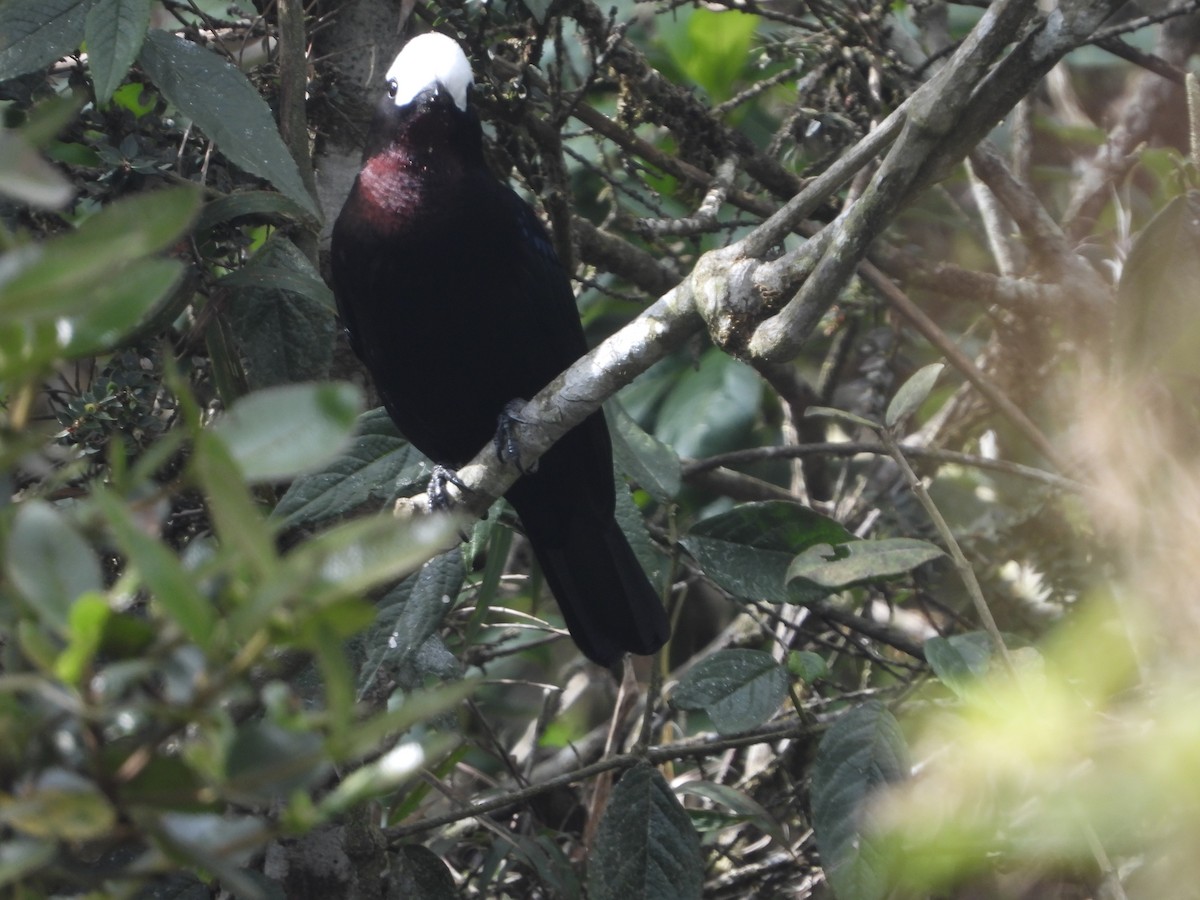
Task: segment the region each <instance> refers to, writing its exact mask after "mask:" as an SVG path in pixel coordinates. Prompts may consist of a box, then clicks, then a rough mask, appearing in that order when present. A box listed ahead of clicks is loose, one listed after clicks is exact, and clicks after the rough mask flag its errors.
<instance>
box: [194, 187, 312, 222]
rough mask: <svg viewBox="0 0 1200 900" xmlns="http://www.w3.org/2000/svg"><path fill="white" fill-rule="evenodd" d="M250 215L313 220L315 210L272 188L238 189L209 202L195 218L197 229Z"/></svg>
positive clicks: (283, 219)
mask: <svg viewBox="0 0 1200 900" xmlns="http://www.w3.org/2000/svg"><path fill="white" fill-rule="evenodd" d="M246 216H250V217H253V218H256V219H259V218H269V219H278V220H280V221H281V222H287V221H288V220H296V221H306V220H307V221H311V220H312V213H311V212H310V211H309V210H307V209H305V208H304V207H302V206H300V205H299V204H297V203H296V202H295V201H293V200H290V199H288V198H287V197H285V196H284V195H283V194H276V193H274V192H273V191H238V192H237V193H234V194H226V195H225V196H224V197H218V198H217V199H216V200H212V201H209V202H208V203H206V204H205V205H204V209H202V210H201V211H200V215H199V217H197V219H196V231H197V232H205V231H208V230H209V229H210V228H213V227H214V226H216V225H220V224H223V223H225V222H232V221H235V220H237V219H240V218H243V217H246Z"/></svg>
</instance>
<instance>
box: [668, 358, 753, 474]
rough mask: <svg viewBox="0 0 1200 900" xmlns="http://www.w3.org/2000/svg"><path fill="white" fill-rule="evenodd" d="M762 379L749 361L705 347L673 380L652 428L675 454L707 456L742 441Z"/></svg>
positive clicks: (748, 430) (750, 423)
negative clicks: (695, 362) (688, 369)
mask: <svg viewBox="0 0 1200 900" xmlns="http://www.w3.org/2000/svg"><path fill="white" fill-rule="evenodd" d="M761 400H762V380H761V379H760V378H759V377H758V375H757V374H756V373H755V372H754V370H753V369H751V368H750V367H749V366H748V365H746V364H745V363H743V362H739V361H738V360H736V359H734V358H733V357H732V356H729V355H728V354H727V353H722V352H721V351H720V350H716V349H713V350H709V351H708V352H707V353H705V354H704V356H703V357H702V358H701V360H700V366H699V368H697V369H696V370H695V371H693V372H687V373H686V374H684V375H683V376H682V377H680V378H679V380H678V381H677V382H676V383H675V384H674V385H673V386H672V388H671V390H670V393H668V394H667V396H666V397H665V398H664V399H663V402H662V406H661V407H660V408H659V410H658V418H657V423H656V425H655V429H654V432H655V434H656V435H657V436H658V438H659V440H661V441H663V442H665V443H666V444H667V445H668V446H670V447H672V448H674V450H675V452H676V453H677V454H679V455H680V456H692V457H702V456H711V455H712V454H714V453H721V452H724V451H727V450H732V449H734V448H735V447H736V446H738V445H739V444H742V443H744V441H745V439H746V436H747V435H748V434H749V432H750V429H751V428H752V426H753V425H754V422H755V420H756V418H757V416H758V407H759V403H760V402H761Z"/></svg>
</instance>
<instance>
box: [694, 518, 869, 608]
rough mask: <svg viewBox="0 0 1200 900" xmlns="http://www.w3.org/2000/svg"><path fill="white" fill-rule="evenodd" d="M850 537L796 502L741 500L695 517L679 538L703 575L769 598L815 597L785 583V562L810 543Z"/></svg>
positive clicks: (823, 592)
mask: <svg viewBox="0 0 1200 900" xmlns="http://www.w3.org/2000/svg"><path fill="white" fill-rule="evenodd" d="M853 539H854V536H853V535H852V534H850V532H848V531H847V530H846V529H845V528H843V527H842V526H841V525H839V524H838V523H837V522H835V521H833V520H832V519H829V518H826V517H825V516H823V515H821V514H820V513H817V512H813V510H811V509H808V508H807V507H804V506H800V505H799V504H797V503H788V502H786V501H780V500H772V501H768V502H765V503H745V504H743V505H741V506H738V507H736V508H735V509H732V510H730V511H729V512H726V513H721V514H720V515H716V516H713V517H711V518H708V519H705V520H704V521H702V522H698V523H697V524H696V525H695V526H693V528H692V530H691V533H690V534H689V535H687V536H686V537H685V538H683V539H682V541H681V543H682V544H683V546H684V548H685V549H686V550H687V551H688V553H690V554H691V555H692V556H693V557H695V559H696V561H697V562H699V563H700V564H701V566H702V567H703V568H704V571H705V574H707V575H708V576H709V577H710V578H712V579H713V580H714V581H716V582H717V584H719V585H720V586H721V587H723V588H724V589H725V590H727V591H729V592H730V593H731V594H734V595H735V596H738V597H748V598H754V599H763V600H768V601H771V602H773V603H799V602H809V601H811V600H813V599H820V597H823V596H825V595H826V594H828V593H829V591H827V590H824V589H822V590H821V591H820V592H819V593H817V594H815V595H814V596H810V595H809V594H807V593H806V592H805V591H804V589H803V587H802V586H799V585H793V586H789V585H788V584H787V582H786V578H785V576H786V575H787V570H788V566H789V565H790V564H791V562H792V559H793V558H794V557H795V555H796V554H797V553H799V552H802V551H803V550H805V549H806V548H808V547H811V546H813V545H815V544H841V543H845V542H846V541H850V540H853Z"/></svg>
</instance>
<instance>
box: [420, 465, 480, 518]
mask: <svg viewBox="0 0 1200 900" xmlns="http://www.w3.org/2000/svg"><path fill="white" fill-rule="evenodd" d="M447 484H452V485H454V486H455V487H456V488H458V489H459V490H460V491H469V490H470V488H469V487H467V485H466V482H464V481H463V480H462V479H461V478H459V477H458V473H457V472H455V471H454V470H453V469H448V468H446V467H445V466H442V465H436V466H434V467H433V473H432V474H431V475H430V476H429V487H428V488H427V489H426V494H427V495H428V497H429V511H430V512H445V511H447V510H449V509H451V508H452V507H453V506H454V498H453V497H451V496H450V492H449V491H448V490H447V489H446V485H447Z"/></svg>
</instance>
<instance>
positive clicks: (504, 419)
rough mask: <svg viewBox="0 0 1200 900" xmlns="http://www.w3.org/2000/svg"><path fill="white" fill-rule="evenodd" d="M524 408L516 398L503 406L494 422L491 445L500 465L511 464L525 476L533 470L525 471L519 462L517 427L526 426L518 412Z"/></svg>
mask: <svg viewBox="0 0 1200 900" xmlns="http://www.w3.org/2000/svg"><path fill="white" fill-rule="evenodd" d="M524 408H525V401H524V400H522V399H520V398H517V399H516V400H510V401H508V403H506V404H505V405H504V410H503V411H502V412H501V413H500V417H499V419H498V420H497V422H496V436H495V437H494V438H492V443H493V444H494V445H495V447H496V458H497V459H498V460H500V462H502V463H508V462H511V463H512V464H513V465H514V466H516V467H517V471H518V472H520V473H521V474H522V475H527V474H529V472H531V471H533V468H536V467H533V468H530V469H526V468H525V466H524V465H523V464H522V462H521V442H520V441H519V440H517V426H518V425H524V424H526V422H525V420H524V419H522V418H521V416H520V412H521V410H522V409H524Z"/></svg>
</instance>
